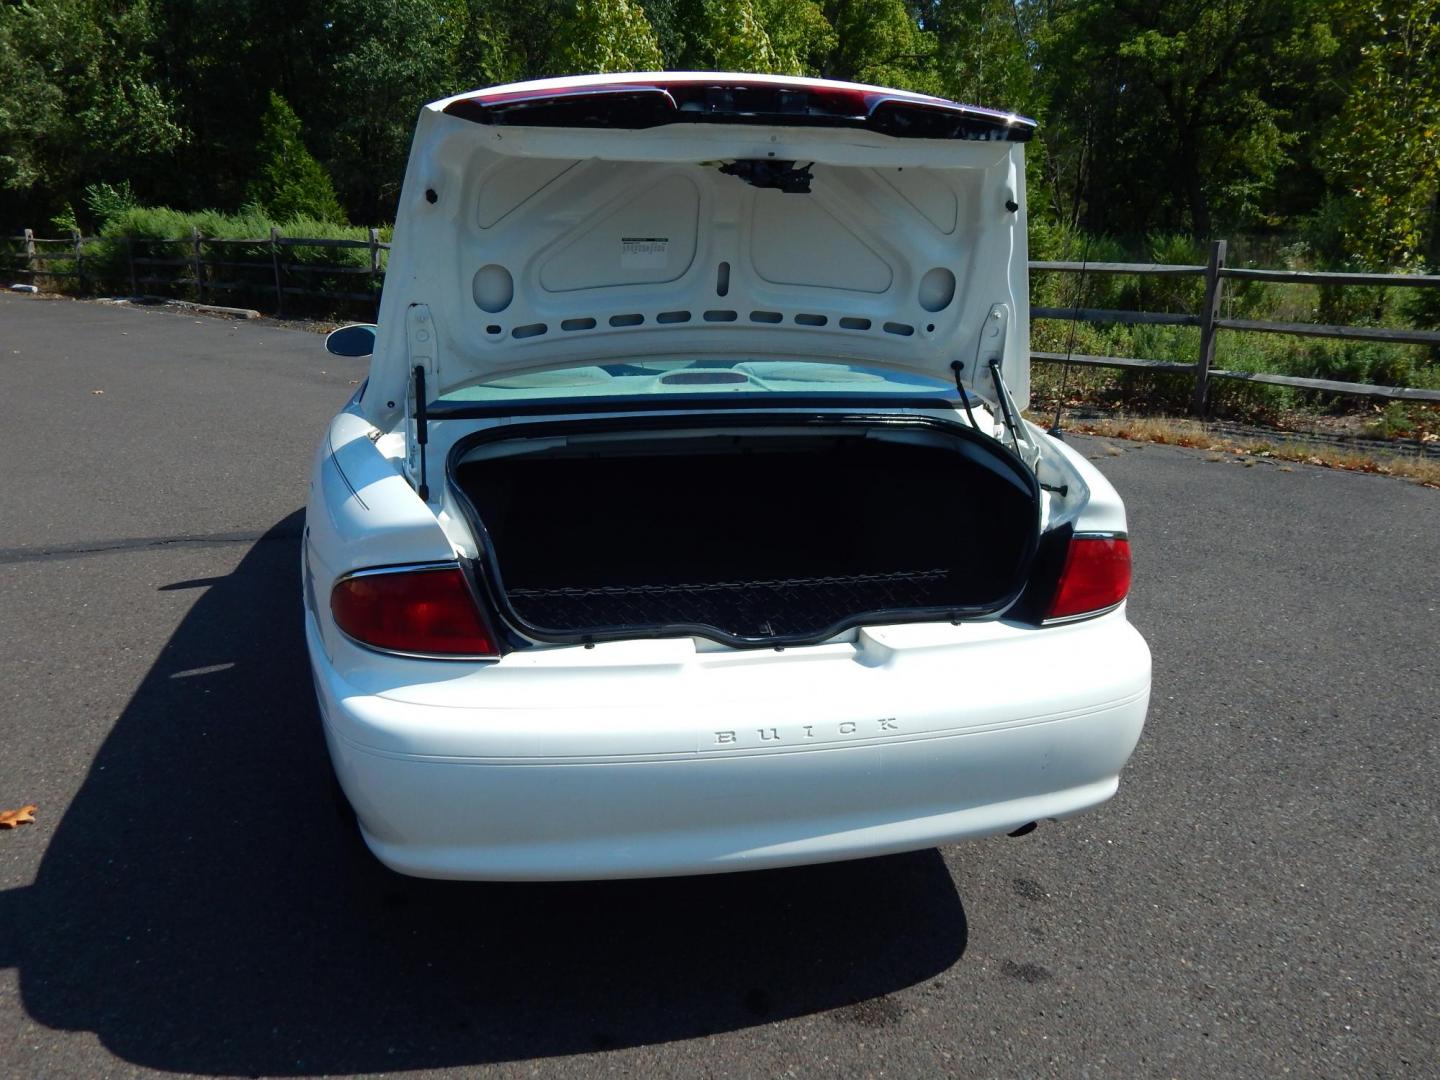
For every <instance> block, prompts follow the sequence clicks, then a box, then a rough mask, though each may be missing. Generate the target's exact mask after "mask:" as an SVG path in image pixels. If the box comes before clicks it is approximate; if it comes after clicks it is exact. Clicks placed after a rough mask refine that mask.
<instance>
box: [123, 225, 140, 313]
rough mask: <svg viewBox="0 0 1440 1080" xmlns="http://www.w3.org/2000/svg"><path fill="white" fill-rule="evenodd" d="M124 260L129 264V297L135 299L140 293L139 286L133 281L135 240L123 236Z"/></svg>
mask: <svg viewBox="0 0 1440 1080" xmlns="http://www.w3.org/2000/svg"><path fill="white" fill-rule="evenodd" d="M125 261H126V262H127V263H129V264H130V297H131V299H136V298H138V297H139V295H140V287H139V286H138V285H137V284H136V283H135V241H134V240H132V239H131V238H130V237H128V236H127V237H125Z"/></svg>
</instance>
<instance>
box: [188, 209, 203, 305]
mask: <svg viewBox="0 0 1440 1080" xmlns="http://www.w3.org/2000/svg"><path fill="white" fill-rule="evenodd" d="M190 261H191V263H192V264H193V265H194V267H195V298H196V299H197V300H199V301H200V302H201V303H202V304H203V303H204V302H205V277H204V273H205V271H204V269H203V267H202V264H201V262H200V226H198V225H191V226H190Z"/></svg>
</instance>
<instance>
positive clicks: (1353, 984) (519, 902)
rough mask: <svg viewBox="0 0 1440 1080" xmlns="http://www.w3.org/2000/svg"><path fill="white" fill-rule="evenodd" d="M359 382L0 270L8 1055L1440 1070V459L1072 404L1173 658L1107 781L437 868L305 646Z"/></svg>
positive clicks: (1156, 637)
mask: <svg viewBox="0 0 1440 1080" xmlns="http://www.w3.org/2000/svg"><path fill="white" fill-rule="evenodd" d="M362 377H363V367H362V365H361V364H360V363H359V362H357V361H348V360H340V359H337V358H334V357H331V356H329V355H327V354H326V353H325V352H324V350H323V348H322V345H321V339H320V338H319V336H318V335H315V334H313V333H309V332H306V331H304V330H301V329H295V328H290V327H285V326H281V325H277V324H274V323H269V322H265V321H260V322H235V321H229V320H223V319H216V318H211V317H206V316H196V315H188V314H177V313H175V312H173V311H161V310H145V309H133V308H123V307H115V306H107V305H102V304H97V303H83V302H73V301H66V300H56V299H46V298H41V297H22V296H13V295H0V402H3V407H4V411H5V414H6V423H5V425H4V427H5V431H4V435H3V440H4V453H3V466H4V470H3V480H0V809H4V808H9V807H14V806H19V805H23V804H27V803H36V804H38V805H39V811H38V812H37V814H36V819H37V820H36V824H34V825H25V826H21V827H19V828H17V829H13V830H8V831H0V1076H5V1077H11V1076H13V1077H39V1076H56V1077H64V1076H87V1077H88V1076H116V1077H122V1076H142V1075H152V1074H155V1073H182V1074H200V1075H239V1076H254V1075H280V1076H308V1075H312V1074H332V1075H333V1074H351V1073H359V1074H371V1073H383V1072H392V1071H393V1072H397V1073H399V1072H404V1073H408V1074H412V1075H413V1074H420V1075H428V1074H431V1073H433V1074H436V1075H439V1074H442V1073H443V1074H446V1075H456V1076H458V1075H467V1076H468V1075H475V1074H485V1075H491V1074H493V1075H517V1076H518V1075H522V1074H523V1075H526V1076H529V1075H535V1074H540V1075H557V1076H577V1077H578V1076H584V1077H589V1076H596V1075H606V1074H629V1075H656V1076H659V1075H674V1076H687V1077H688V1076H725V1077H752V1076H787V1075H812V1076H814V1075H824V1076H897V1077H898V1076H924V1077H931V1076H957V1077H988V1076H1007V1077H1008V1076H1016V1077H1034V1076H1050V1075H1053V1076H1061V1077H1076V1076H1090V1077H1108V1076H1123V1077H1141V1076H1144V1077H1148V1076H1155V1077H1217V1076H1225V1077H1239V1076H1267V1077H1269V1076H1278V1075H1282V1074H1286V1073H1289V1074H1293V1075H1296V1076H1305V1077H1320V1076H1324V1077H1352V1076H1407V1077H1409V1076H1424V1075H1432V1076H1433V1075H1440V1065H1437V1061H1440V1058H1437V1046H1440V1012H1437V1005H1436V1002H1437V1001H1440V829H1437V825H1440V820H1437V819H1440V814H1437V798H1436V778H1437V776H1440V760H1437V758H1440V754H1437V747H1440V741H1437V726H1440V650H1437V642H1440V492H1436V491H1432V490H1426V489H1423V488H1420V487H1416V486H1413V485H1409V484H1406V483H1403V482H1400V481H1396V480H1391V479H1388V478H1384V477H1377V476H1365V475H1355V474H1347V473H1340V472H1332V471H1327V470H1324V469H1320V468H1312V467H1309V466H1303V465H1301V466H1279V465H1276V464H1274V463H1270V462H1265V461H1259V462H1255V461H1253V460H1248V459H1246V460H1242V459H1235V458H1232V457H1231V456H1228V455H1213V454H1206V453H1204V452H1198V451H1188V450H1180V449H1175V448H1168V447H1161V446H1152V445H1139V444H1131V443H1124V442H1120V441H1118V440H1097V439H1080V438H1076V439H1075V443H1076V445H1079V446H1081V447H1083V448H1084V450H1085V452H1086V453H1087V454H1089V455H1090V456H1092V457H1095V458H1096V459H1097V461H1098V464H1099V465H1100V467H1101V468H1102V469H1103V470H1104V471H1105V472H1106V473H1107V474H1108V475H1109V476H1110V477H1111V478H1112V479H1113V480H1114V481H1115V483H1116V485H1117V486H1118V487H1119V489H1120V491H1121V493H1122V494H1123V495H1124V497H1125V499H1126V501H1127V505H1128V507H1129V510H1130V524H1131V534H1132V539H1133V544H1134V551H1135V560H1136V583H1135V587H1134V591H1133V593H1132V599H1131V607H1130V612H1131V618H1132V619H1133V620H1134V622H1135V623H1136V624H1137V625H1138V626H1139V627H1140V629H1141V630H1142V632H1143V633H1144V634H1145V635H1146V637H1147V639H1148V640H1149V642H1150V645H1151V648H1152V650H1153V652H1154V657H1155V691H1154V698H1153V704H1152V709H1151V716H1150V720H1149V724H1148V727H1147V729H1146V733H1145V735H1144V737H1143V738H1142V740H1141V743H1140V747H1139V749H1138V751H1137V753H1136V755H1135V758H1134V760H1133V762H1132V763H1131V765H1130V767H1129V769H1128V771H1127V772H1126V774H1125V776H1124V778H1123V780H1122V784H1121V788H1120V793H1119V795H1118V796H1117V797H1116V798H1115V799H1114V800H1113V801H1111V802H1110V803H1109V804H1107V805H1106V806H1105V807H1103V808H1101V809H1100V810H1098V811H1095V812H1093V813H1090V814H1088V815H1085V816H1082V817H1080V818H1076V819H1073V820H1071V821H1067V822H1063V823H1058V824H1042V825H1041V827H1040V828H1039V829H1037V830H1036V831H1035V832H1033V833H1031V834H1030V835H1028V836H1025V837H1023V838H1018V839H1008V838H1000V839H994V840H986V841H981V842H975V843H969V844H964V845H957V846H952V847H947V848H944V849H942V850H940V851H924V852H918V853H914V854H909V855H902V856H895V857H890V858H885V859H876V860H869V861H865V862H857V863H848V864H836V865H831V866H823V867H814V868H804V869H797V870H786V871H772V872H764V873H754V874H739V875H730V876H723V877H713V878H694V879H686V880H669V881H655V882H643V881H642V882H624V883H613V884H595V885H588V884H587V885H547V886H525V885H457V884H449V883H437V882H423V881H416V880H410V879H406V878H402V877H399V876H396V875H394V874H391V873H389V872H388V871H385V870H383V869H382V868H381V867H379V865H378V864H376V863H375V862H374V861H373V860H372V859H370V858H369V857H368V855H367V854H366V853H365V852H364V850H363V848H362V847H361V846H360V845H359V844H358V842H357V841H356V840H354V839H353V837H352V836H351V834H350V833H348V832H347V831H346V829H345V826H344V824H343V821H342V820H341V818H340V816H339V815H338V814H337V813H336V811H335V808H334V807H333V805H332V802H331V797H330V793H329V789H328V783H327V779H326V775H327V774H326V767H325V761H324V748H323V743H322V741H321V739H320V735H319V731H318V727H317V725H318V720H317V716H316V713H315V708H314V705H313V702H312V694H311V687H310V680H309V674H308V671H307V669H306V664H305V659H304V647H303V638H302V634H301V624H300V608H299V596H298V593H299V588H298V580H297V569H296V564H297V558H298V554H297V552H298V547H297V545H298V537H299V532H300V529H301V507H302V505H303V502H304V495H305V484H306V477H307V474H308V469H309V463H310V456H311V454H312V452H313V448H314V446H315V444H316V442H317V440H318V438H319V436H320V434H321V432H322V430H323V425H324V423H325V421H326V419H327V418H328V417H329V416H330V414H332V413H333V412H334V411H335V410H336V409H337V408H338V407H339V406H340V405H341V404H342V403H343V401H344V400H345V398H346V397H347V396H348V395H349V394H350V393H351V392H352V390H353V387H354V385H355V384H356V383H357V382H358V380H359V379H361V378H362ZM1212 459H1216V460H1212ZM1043 676H1044V673H1043V672H1037V673H1036V677H1037V678H1041V677H1043ZM973 677H977V678H983V677H984V673H983V672H977V673H973Z"/></svg>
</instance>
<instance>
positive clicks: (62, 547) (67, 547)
mask: <svg viewBox="0 0 1440 1080" xmlns="http://www.w3.org/2000/svg"><path fill="white" fill-rule="evenodd" d="M301 535H302V530H301V529H285V530H283V531H275V530H266V531H264V532H254V531H248V532H218V533H206V534H203V535H200V536H195V535H182V536H137V537H129V538H126V539H120V540H81V541H77V542H76V543H73V544H52V545H50V546H49V547H43V548H0V566H10V565H14V564H16V563H27V562H46V561H50V560H55V559H82V558H87V557H89V556H91V555H112V554H116V553H119V552H126V551H144V550H146V549H148V548H158V547H169V546H170V545H172V544H195V545H198V546H200V547H218V546H221V545H224V544H255V543H259V542H260V541H269V540H296V539H299V537H300V536H301Z"/></svg>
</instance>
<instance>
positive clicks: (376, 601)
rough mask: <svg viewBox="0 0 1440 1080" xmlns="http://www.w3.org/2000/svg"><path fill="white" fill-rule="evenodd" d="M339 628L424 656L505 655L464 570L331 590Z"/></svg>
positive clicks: (376, 644) (351, 581)
mask: <svg viewBox="0 0 1440 1080" xmlns="http://www.w3.org/2000/svg"><path fill="white" fill-rule="evenodd" d="M330 612H331V614H332V615H334V616H335V625H337V626H338V627H340V629H341V630H343V631H345V633H347V634H348V635H350V636H351V637H352V638H354V639H355V640H356V641H358V642H360V643H361V644H363V645H369V646H371V647H373V648H376V649H387V650H390V651H392V652H405V653H419V654H421V655H423V656H499V655H500V650H499V649H498V648H497V647H496V646H497V642H496V640H495V635H494V634H493V633H492V632H491V631H490V628H489V627H488V626H486V625H485V620H484V618H482V617H481V614H480V612H479V610H478V609H477V608H476V606H475V600H474V598H473V597H472V596H471V594H470V588H469V586H468V585H467V584H466V582H465V575H464V574H462V573H461V572H460V568H459V567H438V568H433V569H424V570H393V571H377V572H373V573H364V574H356V575H355V576H354V577H347V578H344V579H343V580H341V581H339V582H337V583H336V585H335V588H334V589H332V590H331V591H330Z"/></svg>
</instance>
